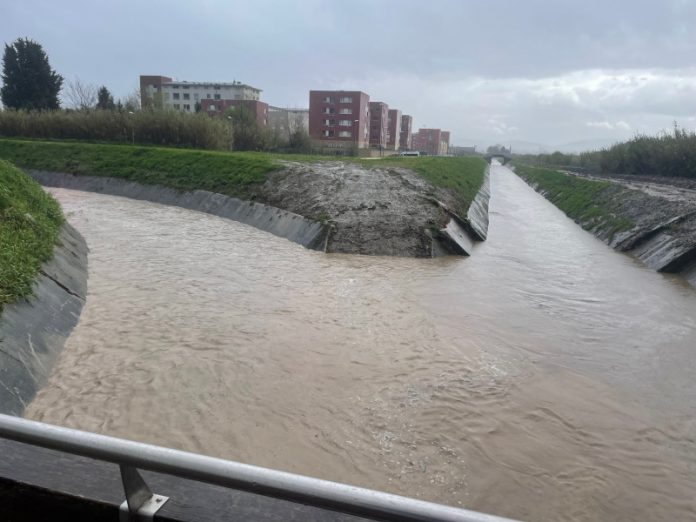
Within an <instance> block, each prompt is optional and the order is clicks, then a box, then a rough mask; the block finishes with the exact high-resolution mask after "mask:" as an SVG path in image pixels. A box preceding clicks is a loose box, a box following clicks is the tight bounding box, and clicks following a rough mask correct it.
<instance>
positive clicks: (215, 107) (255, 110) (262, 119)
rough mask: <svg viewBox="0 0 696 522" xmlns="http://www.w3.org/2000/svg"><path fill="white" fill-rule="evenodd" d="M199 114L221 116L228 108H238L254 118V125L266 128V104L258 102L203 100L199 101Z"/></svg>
mask: <svg viewBox="0 0 696 522" xmlns="http://www.w3.org/2000/svg"><path fill="white" fill-rule="evenodd" d="M200 104H201V107H200V108H201V112H205V113H206V114H208V115H210V116H222V115H223V114H224V113H225V111H227V110H228V109H229V108H231V107H234V108H239V107H243V108H244V109H246V110H248V111H249V112H251V113H252V114H253V115H254V116H255V117H256V123H258V124H259V126H261V127H268V104H267V103H264V102H262V101H258V100H215V99H209V98H205V99H203V100H201V101H200Z"/></svg>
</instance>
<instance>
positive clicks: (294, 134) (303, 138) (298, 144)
mask: <svg viewBox="0 0 696 522" xmlns="http://www.w3.org/2000/svg"><path fill="white" fill-rule="evenodd" d="M293 127H294V128H293V129H292V131H291V132H290V139H289V140H288V147H289V148H290V149H292V150H293V151H295V152H305V153H308V152H311V151H312V140H311V139H310V137H309V134H308V133H307V129H305V127H304V125H303V123H302V121H295V122H294V125H293Z"/></svg>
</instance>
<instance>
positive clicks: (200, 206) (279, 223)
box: [25, 170, 328, 251]
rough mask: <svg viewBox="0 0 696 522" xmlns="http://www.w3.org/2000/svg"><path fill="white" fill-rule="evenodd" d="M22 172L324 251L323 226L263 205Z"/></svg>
mask: <svg viewBox="0 0 696 522" xmlns="http://www.w3.org/2000/svg"><path fill="white" fill-rule="evenodd" d="M25 172H26V173H27V174H29V175H30V176H31V177H32V178H34V179H35V180H36V181H37V182H39V183H40V184H41V185H44V186H47V187H60V188H67V189H74V190H84V191H87V192H98V193H101V194H109V195H112V196H123V197H127V198H131V199H139V200H145V201H151V202H153V203H162V204H164V205H173V206H178V207H182V208H187V209H190V210H198V211H201V212H206V213H208V214H213V215H216V216H220V217H224V218H227V219H232V220H234V221H239V222H240V223H245V224H247V225H251V226H253V227H256V228H258V229H260V230H264V231H266V232H270V233H271V234H274V235H276V236H279V237H283V238H286V239H289V240H290V241H294V242H295V243H299V244H300V245H302V246H304V247H306V248H309V249H312V250H322V251H323V250H325V249H326V238H327V234H328V227H327V226H326V225H325V224H323V223H320V222H317V221H314V220H311V219H307V218H305V217H302V216H300V215H298V214H294V213H292V212H288V211H286V210H282V209H280V208H275V207H272V206H269V205H264V204H263V203H255V202H251V201H243V200H241V199H237V198H233V197H230V196H225V195H222V194H217V193H215V192H209V191H207V190H193V191H180V190H175V189H170V188H166V187H161V186H158V185H141V184H139V183H134V182H131V181H126V180H122V179H117V178H108V177H96V176H74V175H72V174H63V173H58V172H45V171H37V170H26V171H25Z"/></svg>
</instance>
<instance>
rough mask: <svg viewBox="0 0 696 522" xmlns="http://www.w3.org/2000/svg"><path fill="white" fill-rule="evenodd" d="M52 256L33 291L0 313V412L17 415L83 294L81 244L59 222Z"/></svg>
mask: <svg viewBox="0 0 696 522" xmlns="http://www.w3.org/2000/svg"><path fill="white" fill-rule="evenodd" d="M58 239H59V242H60V244H59V245H58V246H56V248H55V249H54V256H53V259H51V260H50V261H49V262H47V263H44V265H43V266H42V267H41V270H40V272H39V275H38V277H37V278H36V282H35V284H34V288H33V290H34V294H33V296H31V297H29V298H27V299H22V300H21V301H18V302H16V303H12V304H9V305H7V306H5V308H4V310H3V312H2V316H0V412H1V413H6V414H10V415H21V413H22V412H23V411H24V408H25V406H26V405H27V404H28V403H29V401H31V399H32V398H33V397H34V395H35V394H36V391H37V390H38V389H39V388H40V387H41V386H42V385H43V384H44V383H45V382H46V379H47V378H48V375H49V373H50V372H51V369H52V368H53V365H54V363H55V361H56V360H57V358H58V356H59V355H60V352H61V351H62V349H63V346H64V344H65V341H66V340H67V338H68V336H69V335H70V332H71V331H72V329H73V328H74V326H75V325H76V324H77V321H78V318H79V316H80V312H81V311H82V306H83V305H84V302H85V298H86V295H87V245H86V243H85V240H84V239H83V238H82V236H81V235H80V234H79V233H78V232H77V231H76V230H75V229H74V228H73V227H71V226H70V225H68V224H65V225H63V227H62V229H61V231H60V234H59V237H58Z"/></svg>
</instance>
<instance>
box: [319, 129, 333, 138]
mask: <svg viewBox="0 0 696 522" xmlns="http://www.w3.org/2000/svg"><path fill="white" fill-rule="evenodd" d="M321 133H322V134H323V135H324V137H325V138H330V137H332V136H333V135H334V131H332V130H325V131H321Z"/></svg>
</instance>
